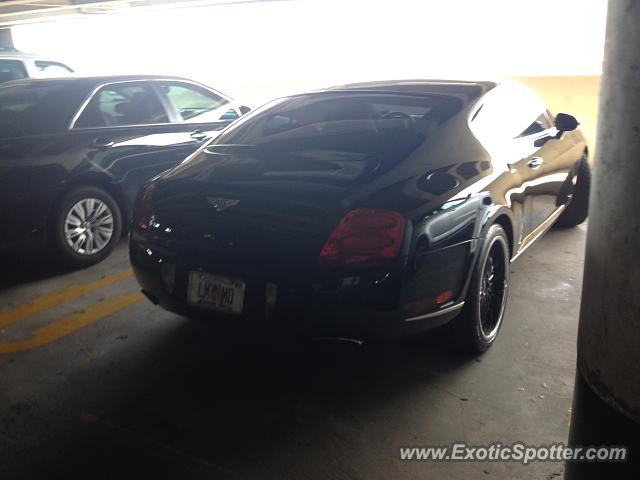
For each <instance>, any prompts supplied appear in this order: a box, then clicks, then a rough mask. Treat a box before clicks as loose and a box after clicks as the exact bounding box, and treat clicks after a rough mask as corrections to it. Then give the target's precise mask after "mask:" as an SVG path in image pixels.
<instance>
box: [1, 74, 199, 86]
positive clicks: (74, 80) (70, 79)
mask: <svg viewBox="0 0 640 480" xmlns="http://www.w3.org/2000/svg"><path fill="white" fill-rule="evenodd" d="M133 80H179V81H185V82H191V83H197V82H193V80H189V79H187V78H182V77H173V76H167V75H99V76H78V75H73V76H65V77H51V78H23V79H19V80H13V81H14V82H22V83H24V84H26V83H30V84H33V85H45V84H47V83H52V84H53V83H58V84H59V83H65V84H69V85H71V84H74V85H75V86H85V87H86V86H92V85H101V84H103V83H112V82H127V81H133ZM6 83H10V82H6ZM6 83H5V84H6Z"/></svg>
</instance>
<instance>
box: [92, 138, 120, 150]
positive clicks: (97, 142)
mask: <svg viewBox="0 0 640 480" xmlns="http://www.w3.org/2000/svg"><path fill="white" fill-rule="evenodd" d="M114 145H115V143H114V142H112V141H111V140H105V139H104V138H94V139H93V140H91V143H89V146H90V147H93V148H109V147H113V146H114Z"/></svg>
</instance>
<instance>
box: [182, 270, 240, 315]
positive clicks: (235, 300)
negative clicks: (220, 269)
mask: <svg viewBox="0 0 640 480" xmlns="http://www.w3.org/2000/svg"><path fill="white" fill-rule="evenodd" d="M244 289H245V283H244V282H243V281H242V280H237V279H234V278H228V277H220V276H218V275H211V274H210V273H204V272H197V271H191V272H189V290H188V294H187V303H189V304H190V305H194V306H197V307H204V308H210V309H212V310H217V311H220V312H225V313H234V314H236V315H239V314H241V313H242V306H243V304H244Z"/></svg>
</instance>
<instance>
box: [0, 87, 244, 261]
mask: <svg viewBox="0 0 640 480" xmlns="http://www.w3.org/2000/svg"><path fill="white" fill-rule="evenodd" d="M247 111H248V108H247V107H244V106H240V105H238V104H236V103H235V102H234V101H233V100H231V99H230V98H229V97H227V96H225V95H223V94H221V93H220V92H217V91H215V90H212V89H211V88H209V87H205V86H204V85H200V84H197V83H194V82H192V81H189V80H185V79H182V78H174V77H151V76H119V77H87V78H78V77H76V78H63V79H62V78H61V79H46V80H45V79H43V80H35V79H25V80H18V81H13V82H7V83H3V84H2V85H0V205H2V209H1V210H0V249H1V250H14V249H19V248H25V247H33V246H40V245H43V244H46V243H48V244H50V245H52V246H53V247H55V248H56V250H57V253H58V255H59V256H60V257H61V258H62V259H64V260H65V261H67V262H70V263H73V264H76V265H80V266H83V265H89V264H92V263H95V262H97V261H100V260H101V259H103V258H104V257H106V256H107V255H108V254H109V252H110V251H111V250H112V248H113V247H114V245H115V243H116V241H117V240H118V238H119V237H120V234H121V231H122V227H123V218H128V216H129V213H130V208H131V204H132V202H133V199H134V197H135V194H136V192H137V191H138V190H139V188H140V186H141V185H143V184H144V183H145V182H146V181H147V180H149V179H150V178H152V177H153V176H155V175H157V174H159V173H161V172H162V171H164V170H167V169H170V168H172V167H174V166H176V165H177V164H178V163H180V162H181V161H182V160H184V158H185V157H186V156H187V155H189V154H190V153H192V152H193V151H195V150H197V149H198V147H200V146H201V145H202V144H203V142H205V141H207V140H210V139H211V138H212V137H213V136H215V135H216V134H218V133H219V130H220V129H221V128H222V127H224V126H226V125H227V124H229V123H230V122H231V121H232V120H235V119H236V118H238V117H240V116H241V115H242V114H243V113H246V112H247ZM127 223H128V222H125V225H126V224H127Z"/></svg>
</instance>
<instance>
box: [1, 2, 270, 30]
mask: <svg viewBox="0 0 640 480" xmlns="http://www.w3.org/2000/svg"><path fill="white" fill-rule="evenodd" d="M260 1H265V0H218V1H216V0H128V1H122V0H5V1H0V27H10V26H13V25H20V24H24V23H33V22H43V21H50V20H62V19H68V18H72V17H78V16H81V15H103V14H110V13H123V12H124V11H127V10H129V9H138V10H140V9H158V8H176V7H190V6H203V5H222V4H233V3H249V2H260ZM271 1H273V0H271Z"/></svg>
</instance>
